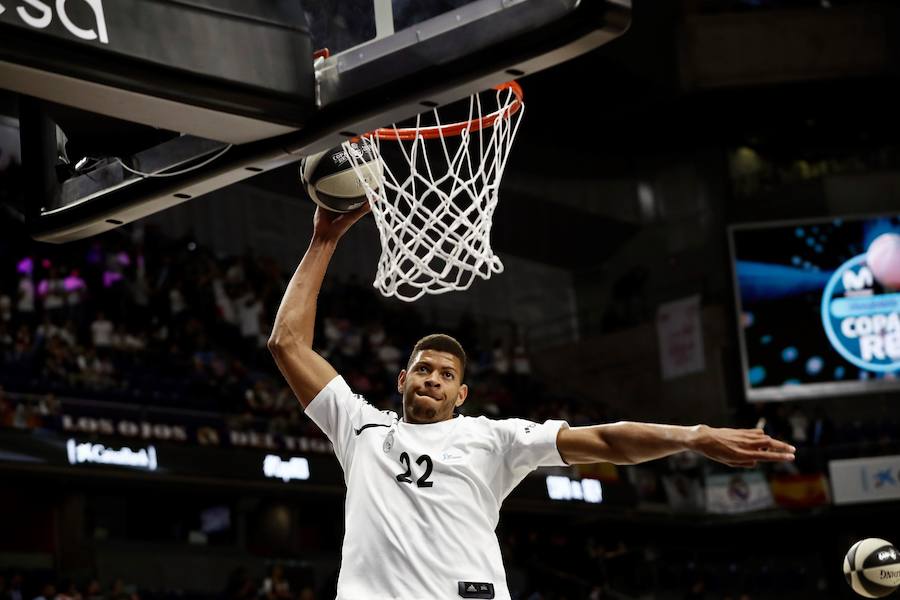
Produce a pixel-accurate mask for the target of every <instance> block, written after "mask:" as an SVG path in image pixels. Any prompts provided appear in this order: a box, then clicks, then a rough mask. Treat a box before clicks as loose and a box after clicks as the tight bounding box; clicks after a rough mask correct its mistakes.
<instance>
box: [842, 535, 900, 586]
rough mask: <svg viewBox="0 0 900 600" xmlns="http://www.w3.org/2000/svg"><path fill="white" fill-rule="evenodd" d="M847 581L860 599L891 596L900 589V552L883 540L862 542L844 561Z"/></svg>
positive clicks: (849, 552) (852, 548)
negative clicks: (898, 587)
mask: <svg viewBox="0 0 900 600" xmlns="http://www.w3.org/2000/svg"><path fill="white" fill-rule="evenodd" d="M844 577H846V578H847V583H849V584H850V587H851V588H853V591H854V592H856V593H857V594H859V595H860V596H863V597H865V598H881V597H882V596H887V595H888V594H890V593H891V592H893V591H894V590H896V589H897V586H898V585H900V551H898V550H897V548H895V547H894V546H893V544H891V543H890V542H888V541H885V540H882V539H880V538H866V539H864V540H860V541H858V542H856V543H855V544H853V546H851V548H850V550H849V551H848V552H847V556H845V557H844Z"/></svg>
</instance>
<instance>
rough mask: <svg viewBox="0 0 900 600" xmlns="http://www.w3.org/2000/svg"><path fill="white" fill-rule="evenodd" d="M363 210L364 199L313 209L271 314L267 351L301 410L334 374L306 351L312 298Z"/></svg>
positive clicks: (312, 316) (313, 308) (309, 342)
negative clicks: (307, 235) (301, 250)
mask: <svg viewBox="0 0 900 600" xmlns="http://www.w3.org/2000/svg"><path fill="white" fill-rule="evenodd" d="M367 212H369V204H368V203H365V204H364V205H363V206H362V207H360V208H359V209H357V210H355V211H353V212H349V213H334V212H329V211H327V210H323V209H321V208H319V209H317V210H316V215H315V217H314V220H313V236H312V240H310V242H309V248H307V250H306V254H304V255H303V260H301V261H300V266H298V267H297V270H296V271H295V272H294V276H293V277H291V281H290V283H288V286H287V289H286V290H285V292H284V297H283V298H282V299H281V305H280V306H279V307H278V312H277V313H276V314H275V323H274V324H273V325H272V335H271V336H270V337H269V344H268V346H269V352H271V353H272V356H273V357H274V359H275V363H276V364H277V365H278V369H279V370H280V371H281V373H282V375H284V378H285V379H287V382H288V385H290V386H291V389H292V390H293V391H294V394H295V395H296V396H297V399H298V400H300V404H302V405H303V408H306V406H307V405H308V404H309V403H310V402H312V399H313V398H315V397H316V394H318V393H319V392H320V391H321V390H322V388H324V387H325V386H326V385H327V384H328V382H329V381H331V380H332V379H334V378H335V376H336V375H337V372H336V371H335V370H334V368H333V367H332V366H331V365H330V364H328V361H326V360H325V359H324V358H322V357H321V356H319V355H318V354H317V353H316V352H315V351H314V350H313V349H312V342H313V330H314V326H315V321H316V299H317V298H318V296H319V290H320V289H321V288H322V280H323V279H324V278H325V271H326V270H327V269H328V263H329V262H331V257H332V255H333V254H334V249H335V248H336V247H337V243H338V240H340V239H341V236H343V235H344V233H346V232H347V230H348V229H349V228H350V226H351V225H353V224H354V223H355V222H356V221H358V220H359V219H360V218H361V217H362V216H363V215H364V214H366V213H367Z"/></svg>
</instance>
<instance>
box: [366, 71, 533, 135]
mask: <svg viewBox="0 0 900 600" xmlns="http://www.w3.org/2000/svg"><path fill="white" fill-rule="evenodd" d="M494 89H495V90H497V91H498V92H500V91H503V90H507V89H508V90H512V92H513V94H515V96H516V99H515V100H513V102H512V104H510V105H509V106H508V107H506V108H503V109H499V110H497V111H494V112H492V113H491V114H489V115H486V116H484V117H481V118H479V119H472V120H471V121H460V122H459V123H450V124H449V125H435V126H433V127H422V128H420V129H416V128H415V127H402V128H396V129H395V128H393V127H382V128H381V129H376V130H375V131H371V132H369V133H366V134H363V135H362V136H361V137H377V138H379V139H382V140H395V141H401V140H402V141H410V140H414V139H416V138H417V137H421V138H424V139H427V140H431V139H435V138H440V137H452V136H456V135H460V134H461V133H462V132H463V131H479V130H481V129H484V128H485V127H493V125H494V123H495V122H496V121H497V119H499V118H500V117H501V116H502V117H504V118H509V117H511V116H513V115H514V114H516V113H517V112H519V110H520V109H521V108H522V98H523V93H522V86H520V85H519V84H518V82H515V81H507V82H506V83H501V84H500V85H496V86H494Z"/></svg>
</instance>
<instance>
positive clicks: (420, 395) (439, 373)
mask: <svg viewBox="0 0 900 600" xmlns="http://www.w3.org/2000/svg"><path fill="white" fill-rule="evenodd" d="M397 391H399V392H400V393H401V394H403V418H404V419H405V420H406V421H407V422H409V423H437V422H438V421H446V420H447V419H452V418H453V409H454V408H456V407H457V406H460V405H461V404H462V403H463V402H465V401H466V394H468V393H469V388H468V387H467V386H466V385H465V384H463V382H462V364H461V363H460V360H459V359H458V358H456V357H455V356H453V355H452V354H450V353H448V352H438V351H437V350H422V351H421V352H419V353H418V354H416V355H415V356H414V357H413V359H412V361H411V362H410V365H409V370H408V371H407V370H406V369H404V370H402V371H400V377H398V378H397Z"/></svg>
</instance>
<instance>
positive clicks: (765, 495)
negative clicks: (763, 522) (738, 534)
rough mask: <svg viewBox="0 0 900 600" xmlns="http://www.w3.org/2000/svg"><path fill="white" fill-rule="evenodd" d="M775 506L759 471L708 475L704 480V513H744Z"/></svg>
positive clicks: (764, 479)
mask: <svg viewBox="0 0 900 600" xmlns="http://www.w3.org/2000/svg"><path fill="white" fill-rule="evenodd" d="M773 506H775V501H774V500H773V499H772V492H771V490H770V489H769V484H768V482H767V481H766V478H765V477H763V474H762V473H760V472H759V471H750V472H747V473H732V474H728V475H710V476H708V477H707V478H706V511H707V512H710V513H716V514H735V513H745V512H751V511H754V510H763V509H766V508H772V507H773Z"/></svg>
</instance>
